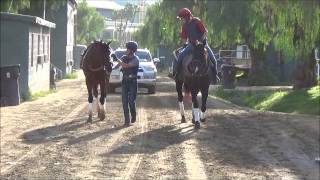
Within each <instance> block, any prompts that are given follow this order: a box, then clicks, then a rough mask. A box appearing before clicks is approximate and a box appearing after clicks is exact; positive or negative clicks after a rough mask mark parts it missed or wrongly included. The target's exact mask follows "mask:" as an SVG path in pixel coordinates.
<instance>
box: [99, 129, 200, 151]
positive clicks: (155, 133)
mask: <svg viewBox="0 0 320 180" xmlns="http://www.w3.org/2000/svg"><path fill="white" fill-rule="evenodd" d="M195 132H197V130H195V129H194V127H193V125H188V126H184V127H178V126H176V125H170V126H165V127H162V128H158V129H153V130H151V131H147V132H144V133H141V134H139V135H136V136H134V137H132V138H131V139H129V140H128V142H130V143H125V144H122V145H121V146H119V147H118V148H116V149H113V150H112V151H110V152H108V153H104V154H101V156H105V157H107V156H110V155H112V154H140V153H143V154H154V153H156V152H158V151H161V150H163V149H165V148H167V147H168V146H171V145H174V144H180V143H182V142H184V141H186V140H188V139H190V138H192V137H193V135H194V133H195Z"/></svg>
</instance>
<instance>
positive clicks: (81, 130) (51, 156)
mask: <svg viewBox="0 0 320 180" xmlns="http://www.w3.org/2000/svg"><path fill="white" fill-rule="evenodd" d="M82 78H83V77H80V78H79V79H76V80H64V81H62V82H60V83H59V84H58V92H57V93H54V94H50V95H48V96H46V97H44V98H41V99H39V100H36V101H32V102H26V103H22V104H21V105H20V106H17V107H4V108H1V179H130V180H131V179H319V167H320V166H319V164H317V163H316V162H315V161H314V158H315V157H317V156H319V117H316V116H303V115H289V114H282V113H270V112H258V111H251V110H247V109H243V108H239V107H236V106H234V105H232V104H229V103H225V102H223V101H221V100H218V99H216V98H214V97H211V98H209V100H208V110H207V114H206V116H207V121H206V122H205V123H202V124H201V129H200V130H194V127H193V126H192V124H191V122H190V121H191V112H190V106H191V105H190V104H187V103H186V105H187V108H186V109H187V112H188V113H187V120H188V122H187V123H185V124H181V123H180V115H179V111H178V104H177V102H176V101H177V100H176V93H175V90H174V83H173V82H172V81H171V80H169V79H168V78H165V77H163V78H159V82H158V88H157V93H156V94H154V95H149V94H144V93H139V95H138V100H137V101H138V119H137V122H136V123H135V124H134V125H133V126H130V127H127V128H125V127H124V126H122V125H123V119H122V118H123V116H122V108H121V97H120V94H119V93H115V94H110V95H108V97H107V119H106V120H104V121H98V118H97V117H96V116H95V118H94V122H93V123H92V124H87V123H86V118H87V103H86V100H87V96H86V89H85V86H84V81H83V79H82Z"/></svg>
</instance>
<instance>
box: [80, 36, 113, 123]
mask: <svg viewBox="0 0 320 180" xmlns="http://www.w3.org/2000/svg"><path fill="white" fill-rule="evenodd" d="M110 43H111V41H110V42H108V43H105V42H102V41H94V42H93V43H91V44H90V45H89V46H88V48H87V49H86V50H85V52H84V54H83V56H82V60H81V68H82V70H83V72H84V75H85V77H86V85H87V90H88V102H89V118H88V122H92V102H93V95H94V97H95V98H96V100H97V101H96V102H97V109H98V117H99V118H100V120H104V119H105V99H106V95H107V92H106V87H107V84H108V83H109V76H110V72H111V67H112V63H111V62H110V53H111V48H110V46H109V45H110ZM98 86H99V87H100V99H99V102H98Z"/></svg>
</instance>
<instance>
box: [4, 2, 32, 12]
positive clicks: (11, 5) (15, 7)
mask: <svg viewBox="0 0 320 180" xmlns="http://www.w3.org/2000/svg"><path fill="white" fill-rule="evenodd" d="M29 7H30V0H1V1H0V10H1V12H10V13H18V11H19V10H21V9H25V8H29Z"/></svg>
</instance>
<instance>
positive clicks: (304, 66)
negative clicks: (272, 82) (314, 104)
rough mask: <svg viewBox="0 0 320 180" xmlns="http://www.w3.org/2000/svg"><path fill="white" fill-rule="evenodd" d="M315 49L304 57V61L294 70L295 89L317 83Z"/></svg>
mask: <svg viewBox="0 0 320 180" xmlns="http://www.w3.org/2000/svg"><path fill="white" fill-rule="evenodd" d="M313 52H314V51H312V52H311V53H310V54H309V56H307V57H305V58H303V59H305V60H304V61H303V62H301V63H299V64H298V65H297V67H296V69H295V71H294V75H293V77H294V85H293V88H294V89H305V88H310V87H312V86H315V85H316V84H317V78H316V72H315V67H316V60H315V59H314V54H313Z"/></svg>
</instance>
